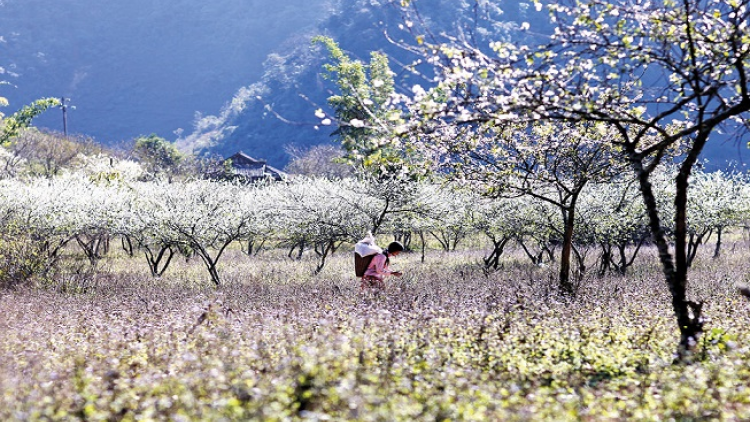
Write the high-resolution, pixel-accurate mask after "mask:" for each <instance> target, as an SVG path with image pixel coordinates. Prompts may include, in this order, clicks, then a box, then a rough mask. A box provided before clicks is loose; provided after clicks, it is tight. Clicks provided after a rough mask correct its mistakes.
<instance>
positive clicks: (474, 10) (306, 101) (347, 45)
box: [178, 0, 549, 164]
mask: <svg viewBox="0 0 750 422" xmlns="http://www.w3.org/2000/svg"><path fill="white" fill-rule="evenodd" d="M397 3H398V2H396V4H394V3H393V2H391V1H387V0H385V1H374V0H356V1H343V0H342V1H336V2H335V4H333V7H332V8H331V13H330V15H329V16H328V17H327V18H326V19H325V20H323V21H322V22H321V23H320V24H319V25H318V27H317V28H316V29H315V30H314V31H309V32H303V33H299V34H298V35H297V36H295V37H292V38H290V39H289V40H288V42H287V43H285V44H284V45H283V46H282V47H281V48H279V49H278V50H277V51H276V52H275V53H272V54H271V55H269V57H268V59H267V60H266V62H265V63H264V75H263V77H262V78H261V79H260V80H259V81H257V82H255V83H252V84H250V85H248V86H246V87H243V88H241V89H240V90H238V92H237V93H236V94H235V96H234V98H233V100H232V101H231V102H230V103H229V104H228V105H227V106H226V107H225V108H224V109H223V110H222V111H221V113H220V114H218V115H215V116H207V117H205V118H203V119H201V120H199V121H197V124H196V129H195V131H194V132H193V133H192V134H190V135H187V136H184V137H182V139H180V140H179V141H178V142H179V143H180V144H181V146H182V147H183V148H186V149H190V148H199V149H200V148H207V149H208V150H210V151H215V152H219V153H221V154H230V153H232V152H233V151H236V150H238V149H243V150H245V151H246V152H252V153H253V154H255V155H259V156H262V157H265V158H267V159H269V160H270V161H271V162H273V163H277V164H280V163H284V162H285V161H286V160H287V157H286V154H285V152H284V150H283V148H282V147H283V146H284V145H289V144H292V145H297V146H302V147H304V146H311V145H316V144H320V143H325V142H331V139H332V138H331V136H330V135H331V132H333V130H334V129H332V128H330V127H316V124H317V123H318V122H317V119H316V118H315V116H314V114H313V113H314V111H315V109H316V108H318V107H322V108H324V109H325V108H326V98H327V97H328V96H329V95H331V90H332V89H333V88H334V87H333V84H332V83H331V82H329V81H326V80H325V79H324V78H322V77H321V72H323V67H322V66H323V64H324V63H325V62H326V60H327V52H326V51H325V49H324V48H319V47H312V46H311V43H310V37H311V36H313V35H316V34H323V35H327V36H329V37H331V38H332V39H334V40H335V41H336V42H338V43H339V44H340V45H341V47H342V49H343V50H345V51H346V52H347V53H348V54H349V55H351V57H353V58H356V59H360V60H363V61H368V60H369V55H370V52H372V51H383V52H385V53H387V54H388V55H389V56H390V57H391V67H392V69H393V70H394V72H396V74H397V75H396V82H397V85H398V87H397V89H400V90H401V91H409V90H410V88H411V86H412V85H414V84H416V83H419V84H423V85H425V84H429V81H428V80H426V79H425V77H426V76H428V75H418V74H415V73H412V72H410V71H408V70H407V69H406V66H408V65H410V64H412V62H413V61H414V60H415V59H417V57H416V56H413V55H411V54H410V53H409V52H408V51H407V50H405V49H404V48H402V47H401V46H399V45H398V44H399V43H400V42H404V43H406V44H413V43H415V39H414V35H413V34H410V32H409V30H408V29H409V28H407V27H406V25H407V23H406V22H405V19H404V16H403V14H402V11H401V9H400V8H399V7H398V5H397ZM477 4H478V3H476V2H468V1H450V0H420V1H419V2H418V3H417V6H418V10H419V12H420V17H421V18H422V19H423V20H424V23H425V24H426V25H427V27H429V28H430V31H431V34H425V35H426V36H428V37H429V36H430V35H432V36H434V37H436V38H442V34H445V33H447V34H462V35H463V36H466V37H473V38H474V39H475V40H478V41H479V43H483V41H484V43H483V44H485V45H487V44H488V43H489V40H490V39H495V38H498V37H500V38H503V39H511V38H512V39H518V40H520V39H521V37H528V36H529V35H530V34H533V33H534V32H526V31H521V30H520V28H521V25H522V24H523V22H530V23H531V24H532V25H533V27H534V28H535V30H536V31H540V32H542V33H543V32H545V31H548V30H549V29H548V24H547V17H546V14H544V13H541V12H536V10H534V8H533V7H531V5H530V4H529V3H523V2H521V3H516V2H505V1H496V2H479V6H477ZM284 120H285V121H284Z"/></svg>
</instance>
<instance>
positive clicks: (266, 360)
mask: <svg viewBox="0 0 750 422" xmlns="http://www.w3.org/2000/svg"><path fill="white" fill-rule="evenodd" d="M647 252H648V253H651V252H649V251H647ZM227 253H228V254H229V255H228V256H227V258H226V261H225V264H224V265H225V267H223V268H222V271H223V272H224V274H225V280H226V282H225V284H224V285H222V286H221V287H219V288H216V287H213V285H212V283H211V281H210V280H209V279H207V276H206V275H205V271H204V270H203V269H202V267H201V263H200V262H198V261H197V260H196V259H193V260H192V261H191V262H183V261H182V260H181V261H180V262H179V263H175V264H174V267H172V268H170V271H168V272H167V274H165V275H164V277H162V278H161V279H154V278H152V277H151V275H150V274H149V273H147V272H142V271H143V269H142V267H143V265H134V264H133V263H132V262H131V260H132V259H135V258H128V257H127V256H125V255H124V254H123V255H122V256H118V257H117V258H116V259H111V260H108V261H107V262H106V263H103V264H101V266H100V267H99V268H98V269H97V272H96V273H90V274H77V275H76V274H71V275H70V278H69V279H68V280H67V282H64V283H63V282H60V283H59V284H55V285H48V286H38V287H19V288H16V289H14V290H6V291H3V292H2V293H0V315H2V316H3V318H2V320H1V321H0V333H1V334H0V336H1V337H2V341H0V420H3V421H37V420H39V421H41V420H44V421H75V420H80V421H84V420H86V421H119V420H122V421H135V420H173V421H199V420H211V421H219V420H227V421H234V420H237V421H239V420H263V421H273V420H279V421H281V420H362V421H369V420H372V421H377V420H383V421H385V420H389V421H390V420H420V421H421V420H430V421H433V420H476V421H486V420H506V421H527V420H529V421H531V420H533V421H540V420H541V421H544V420H549V421H565V420H571V421H572V420H591V421H594V420H595V421H599V420H618V421H619V420H622V421H625V420H627V421H633V420H643V421H650V420H727V421H733V420H737V421H740V420H748V419H750V390H749V389H748V386H750V344H749V341H750V329H748V326H749V323H750V302H748V301H747V300H746V299H745V298H743V297H741V296H740V295H739V294H737V284H738V283H743V282H745V281H746V280H747V275H746V274H747V273H748V267H750V261H749V260H748V259H747V257H748V247H747V244H745V243H744V242H741V241H738V242H737V243H735V244H734V248H733V249H731V250H730V248H727V250H726V252H725V253H724V254H723V255H722V257H721V258H718V259H715V260H714V259H710V258H703V259H700V258H699V259H697V260H696V263H695V268H694V270H693V272H692V273H691V274H692V276H691V282H692V284H691V294H692V295H693V296H694V298H695V299H697V300H705V301H706V305H705V308H706V310H705V312H706V315H707V316H708V317H709V318H710V320H709V321H707V323H706V327H707V332H706V334H705V335H704V336H703V337H701V340H700V343H699V344H698V345H696V347H695V353H694V355H693V356H692V358H691V359H690V362H689V363H684V364H679V365H675V364H673V363H672V358H673V352H674V351H675V347H676V344H677V339H678V335H679V334H678V330H677V327H675V326H674V318H673V315H672V311H671V308H670V304H669V294H668V292H667V291H666V287H665V286H663V285H662V283H661V282H660V281H661V277H660V274H659V269H658V267H657V266H656V265H651V264H649V263H650V262H654V260H653V257H648V256H646V257H644V258H643V259H642V260H641V262H640V263H639V264H638V265H636V266H634V267H633V268H632V269H631V271H630V273H629V274H627V275H625V276H605V277H601V278H600V277H596V276H594V275H590V276H589V275H586V276H584V277H583V280H582V281H581V285H580V288H579V293H578V295H577V296H576V297H574V298H571V297H562V296H560V295H559V294H558V293H557V291H556V281H555V271H554V269H550V268H538V267H533V266H530V265H528V264H526V263H524V262H523V261H521V260H519V261H514V260H513V258H512V255H511V257H510V258H508V260H507V261H506V263H505V265H503V267H502V268H501V269H500V270H499V271H495V272H489V273H488V272H485V271H483V270H482V267H481V265H478V262H479V261H480V260H481V256H482V255H481V252H460V251H459V252H453V253H438V252H433V253H428V255H427V257H426V260H425V262H424V263H421V262H420V259H419V256H417V255H418V254H404V255H401V256H399V257H398V258H397V259H396V260H394V261H397V262H394V265H396V266H399V267H400V268H404V269H406V270H407V274H406V275H405V276H404V277H403V278H402V279H398V280H393V281H392V282H391V283H390V285H389V287H388V289H387V291H385V292H381V293H374V292H368V291H362V290H360V289H359V286H358V283H357V282H356V280H354V277H353V276H351V275H350V273H351V272H352V271H353V268H350V266H351V265H352V263H351V262H350V261H351V259H350V258H351V257H350V256H349V254H348V253H344V252H339V253H336V254H335V255H334V256H333V257H332V258H331V261H330V263H329V266H327V267H326V269H325V270H324V271H323V272H322V273H321V274H319V275H318V276H317V277H313V276H312V275H311V274H312V270H313V269H314V268H315V262H314V260H313V259H312V258H309V259H308V258H303V260H302V261H296V260H291V259H289V258H287V257H286V254H285V253H284V252H283V251H267V252H265V253H262V254H261V255H259V256H255V257H248V256H246V255H243V254H242V253H241V252H239V251H237V250H231V251H228V252H227ZM648 253H647V254H646V255H648ZM519 258H520V256H519ZM146 271H147V270H146Z"/></svg>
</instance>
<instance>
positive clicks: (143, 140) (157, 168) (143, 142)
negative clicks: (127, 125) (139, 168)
mask: <svg viewBox="0 0 750 422" xmlns="http://www.w3.org/2000/svg"><path fill="white" fill-rule="evenodd" d="M133 155H134V156H135V157H136V158H137V159H138V160H139V161H140V162H141V163H143V164H144V166H145V167H146V171H147V172H148V173H149V174H150V175H151V176H152V177H153V178H158V177H159V176H161V175H166V176H167V178H169V179H170V180H171V179H172V177H174V176H175V175H177V174H179V173H180V168H181V167H180V165H181V164H182V163H183V162H185V161H186V159H185V156H184V155H183V154H182V153H181V152H180V151H178V150H177V147H175V146H174V144H173V143H171V142H169V141H167V140H166V139H164V138H162V137H159V136H156V135H155V134H151V135H149V136H141V137H139V138H137V139H136V140H135V144H134V146H133Z"/></svg>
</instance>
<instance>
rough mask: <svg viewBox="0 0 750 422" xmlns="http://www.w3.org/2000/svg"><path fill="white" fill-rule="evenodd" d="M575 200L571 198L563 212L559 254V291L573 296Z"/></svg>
mask: <svg viewBox="0 0 750 422" xmlns="http://www.w3.org/2000/svg"><path fill="white" fill-rule="evenodd" d="M575 207H576V198H572V199H571V202H570V206H569V207H568V208H566V209H565V210H563V220H564V222H565V231H564V232H563V245H562V251H561V252H560V290H562V292H563V293H565V294H574V293H575V292H574V288H573V284H572V283H571V282H570V258H571V253H572V251H573V230H574V228H575Z"/></svg>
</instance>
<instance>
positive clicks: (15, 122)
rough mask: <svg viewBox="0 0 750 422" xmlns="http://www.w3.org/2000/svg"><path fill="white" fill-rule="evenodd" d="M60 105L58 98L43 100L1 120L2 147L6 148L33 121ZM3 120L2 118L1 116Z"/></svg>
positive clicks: (0, 141) (0, 140)
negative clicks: (49, 109)
mask: <svg viewBox="0 0 750 422" xmlns="http://www.w3.org/2000/svg"><path fill="white" fill-rule="evenodd" d="M59 105H60V100H59V99H57V98H42V99H39V100H36V101H34V102H33V103H31V104H29V105H26V106H24V107H22V108H21V109H20V110H18V111H17V112H15V113H13V114H12V115H10V116H8V117H5V118H3V119H2V120H0V145H2V146H6V145H7V143H8V142H9V141H10V140H11V139H13V138H14V137H16V136H18V134H19V133H20V132H21V131H22V130H23V129H25V128H27V127H29V126H31V121H32V120H34V118H35V117H36V116H38V115H40V114H42V113H44V112H45V111H46V110H47V109H48V108H50V107H55V106H59ZM0 118H2V116H0Z"/></svg>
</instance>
